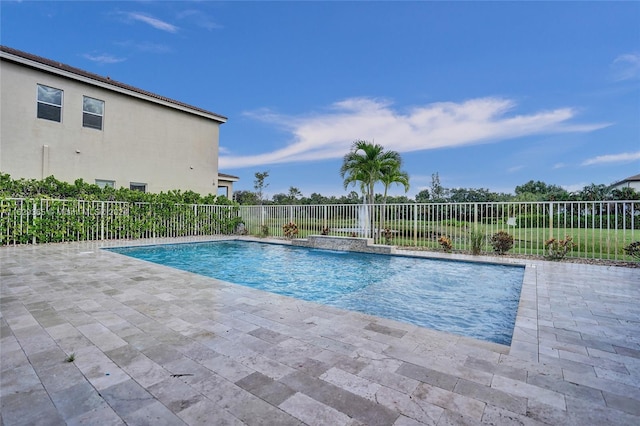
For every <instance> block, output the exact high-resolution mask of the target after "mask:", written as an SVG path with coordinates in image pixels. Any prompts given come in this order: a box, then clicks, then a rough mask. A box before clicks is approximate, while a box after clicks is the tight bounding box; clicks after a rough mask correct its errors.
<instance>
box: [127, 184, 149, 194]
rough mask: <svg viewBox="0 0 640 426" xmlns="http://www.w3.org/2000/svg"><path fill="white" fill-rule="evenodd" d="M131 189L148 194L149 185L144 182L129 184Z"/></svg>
mask: <svg viewBox="0 0 640 426" xmlns="http://www.w3.org/2000/svg"><path fill="white" fill-rule="evenodd" d="M134 187H142V189H136V188H134ZM129 189H130V190H132V191H140V192H147V184H146V183H142V182H129Z"/></svg>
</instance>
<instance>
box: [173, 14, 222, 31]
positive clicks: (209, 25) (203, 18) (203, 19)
mask: <svg viewBox="0 0 640 426" xmlns="http://www.w3.org/2000/svg"><path fill="white" fill-rule="evenodd" d="M178 19H189V20H191V21H193V22H194V23H195V24H196V25H197V26H199V27H202V28H205V29H207V30H209V31H211V30H215V29H219V28H222V26H221V25H219V24H217V23H216V22H215V21H214V20H213V19H211V18H210V17H209V16H208V15H207V14H206V13H203V12H201V11H199V10H194V9H189V10H185V11H183V12H180V13H179V14H178Z"/></svg>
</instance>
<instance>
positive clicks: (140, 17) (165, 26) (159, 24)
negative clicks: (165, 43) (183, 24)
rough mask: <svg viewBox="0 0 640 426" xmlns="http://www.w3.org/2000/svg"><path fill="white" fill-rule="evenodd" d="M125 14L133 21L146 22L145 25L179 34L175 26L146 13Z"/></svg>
mask: <svg viewBox="0 0 640 426" xmlns="http://www.w3.org/2000/svg"><path fill="white" fill-rule="evenodd" d="M123 14H124V15H125V16H126V17H127V18H129V19H131V20H134V21H140V22H144V23H145V24H148V25H151V26H152V27H153V28H155V29H157V30H161V31H166V32H169V33H177V32H178V27H176V26H175V25H173V24H170V23H168V22H165V21H162V20H160V19H158V18H154V17H153V16H150V15H147V14H145V13H140V12H123Z"/></svg>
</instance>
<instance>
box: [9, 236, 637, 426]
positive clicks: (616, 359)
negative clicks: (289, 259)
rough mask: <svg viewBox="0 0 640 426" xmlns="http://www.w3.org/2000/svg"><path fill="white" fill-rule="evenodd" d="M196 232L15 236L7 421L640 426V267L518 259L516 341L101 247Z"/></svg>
mask: <svg viewBox="0 0 640 426" xmlns="http://www.w3.org/2000/svg"><path fill="white" fill-rule="evenodd" d="M198 240H202V239H197V238H183V239H170V240H167V239H163V240H138V241H120V242H93V243H66V244H65V243H63V244H45V245H38V246H32V245H28V246H15V247H14V246H9V247H0V281H1V288H0V291H1V293H0V296H1V299H0V301H1V303H0V322H1V326H0V401H1V406H0V413H1V424H2V425H4V426H13V425H39V424H41V425H58V424H60V425H63V424H69V425H80V424H83V425H100V426H104V425H122V424H129V425H154V426H155V425H183V424H187V425H226V424H230V425H241V424H249V425H290V424H291V425H303V424H308V425H332V426H333V425H397V426H400V425H402V426H409V425H423V424H426V425H458V424H463V425H475V424H487V425H512V424H519V425H520V424H521V425H539V424H550V425H563V426H568V425H638V424H640V268H622V267H604V266H593V265H584V264H574V263H562V262H542V261H523V260H513V259H511V260H508V261H509V262H513V263H522V262H524V263H525V264H526V271H525V278H524V283H523V289H522V297H521V301H520V306H519V309H518V316H517V320H516V328H515V331H514V337H513V342H512V344H511V346H510V347H508V346H503V345H498V344H493V343H487V342H483V341H479V340H474V339H470V338H465V337H460V336H456V335H452V334H447V333H443V332H438V331H434V330H430V329H426V328H420V327H416V326H413V325H408V324H404V323H399V322H395V321H392V320H388V319H382V318H377V317H373V316H368V315H364V314H360V313H354V312H348V311H343V310H340V309H335V308H331V307H327V306H322V305H317V304H314V303H310V302H304V301H300V300H295V299H290V298H287V297H283V296H278V295H274V294H270V293H265V292H262V291H259V290H254V289H250V288H245V287H242V286H239V285H233V284H228V283H225V282H222V281H219V280H215V279H211V278H206V277H202V276H199V275H195V274H192V273H188V272H182V271H178V270H175V269H171V268H168V267H165V266H161V265H155V264H151V263H147V262H144V261H140V260H136V259H133V258H128V257H125V256H122V255H119V254H116V253H112V252H108V251H104V250H100V248H101V247H107V246H111V247H113V246H125V245H138V244H143V243H146V244H149V243H160V242H162V243H165V242H177V241H198ZM408 253H411V254H415V255H430V256H440V257H445V258H465V259H466V258H469V259H480V258H479V257H470V256H469V257H465V256H462V255H446V254H436V253H425V252H408ZM481 259H483V260H488V261H491V260H496V258H489V257H482V258H481ZM499 260H502V259H499ZM470 278H473V277H470ZM72 353H73V354H75V359H74V360H73V361H72V362H65V358H67V356H68V355H69V354H72Z"/></svg>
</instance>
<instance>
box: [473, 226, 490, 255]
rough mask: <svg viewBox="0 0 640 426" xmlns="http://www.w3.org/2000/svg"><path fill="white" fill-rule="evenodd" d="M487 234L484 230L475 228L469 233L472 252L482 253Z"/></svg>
mask: <svg viewBox="0 0 640 426" xmlns="http://www.w3.org/2000/svg"><path fill="white" fill-rule="evenodd" d="M485 238H486V235H485V234H484V232H482V231H480V230H478V229H474V230H472V231H471V233H470V234H469V240H470V241H471V253H473V254H480V252H481V251H482V245H483V244H484V240H485Z"/></svg>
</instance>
